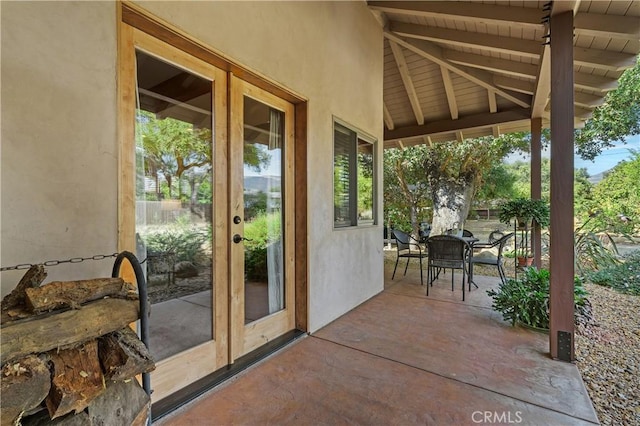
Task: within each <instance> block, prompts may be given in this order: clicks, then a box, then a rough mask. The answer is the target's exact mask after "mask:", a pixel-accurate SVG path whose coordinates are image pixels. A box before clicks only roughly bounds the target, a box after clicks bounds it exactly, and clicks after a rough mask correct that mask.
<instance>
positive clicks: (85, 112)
mask: <svg viewBox="0 0 640 426" xmlns="http://www.w3.org/2000/svg"><path fill="white" fill-rule="evenodd" d="M0 3H1V4H0V7H1V19H2V21H1V25H0V26H1V31H2V34H1V36H2V45H1V51H0V53H1V59H2V61H1V63H2V69H1V78H2V80H1V84H2V93H1V99H2V101H1V114H2V126H1V127H2V133H1V137H2V148H1V155H2V158H1V175H2V178H1V185H2V186H1V193H2V195H1V203H2V204H1V212H2V216H1V222H0V224H1V233H2V244H1V245H2V251H1V258H0V260H1V262H0V263H1V264H2V266H9V265H14V264H17V263H33V262H42V261H45V260H50V259H69V258H71V257H78V256H81V257H86V256H92V255H94V254H104V253H114V252H115V251H116V250H117V244H116V242H117V230H116V226H117V198H116V195H117V182H118V171H117V170H118V162H117V160H118V158H117V153H118V151H117V144H116V6H115V2H98V3H94V2H76V3H67V2H0ZM112 266H113V259H111V260H103V261H92V262H85V263H82V264H77V265H66V266H62V265H61V266H52V267H50V268H48V271H49V279H54V280H55V279H80V278H88V277H93V276H110V275H111V268H112ZM24 272H25V271H21V272H19V273H18V272H2V273H1V274H0V275H1V277H0V279H1V280H2V294H3V295H4V294H5V293H7V292H8V291H10V290H11V289H12V288H13V287H14V286H15V285H16V283H17V281H18V280H19V279H20V277H21V276H22V275H23V274H24Z"/></svg>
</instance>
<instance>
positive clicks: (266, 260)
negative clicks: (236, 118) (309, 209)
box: [243, 97, 284, 323]
mask: <svg viewBox="0 0 640 426" xmlns="http://www.w3.org/2000/svg"><path fill="white" fill-rule="evenodd" d="M283 125H284V113H283V112H282V111H278V110H276V109H274V108H271V107H269V106H268V105H265V104H263V103H261V102H259V101H256V100H255V99H252V98H249V97H245V98H244V128H243V130H244V168H243V173H244V179H243V182H244V191H243V194H244V222H245V223H244V236H245V240H244V265H245V283H244V291H245V297H244V306H245V309H244V312H245V323H249V322H251V321H255V320H258V319H260V318H262V317H265V316H267V315H269V314H272V313H274V312H277V311H279V310H281V309H283V308H284V271H283V268H282V266H283V265H282V246H283V231H282V224H283V220H282V208H281V202H282V199H283V197H282V195H283V191H282V158H283V155H282V154H283V148H284V147H283V144H282V143H283V141H284V127H283Z"/></svg>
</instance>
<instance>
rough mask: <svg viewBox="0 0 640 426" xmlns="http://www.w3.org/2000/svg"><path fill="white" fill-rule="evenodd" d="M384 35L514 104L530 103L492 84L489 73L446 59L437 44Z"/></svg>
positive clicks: (522, 105)
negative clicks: (491, 90)
mask: <svg viewBox="0 0 640 426" xmlns="http://www.w3.org/2000/svg"><path fill="white" fill-rule="evenodd" d="M384 36H385V37H386V38H387V39H388V40H390V41H395V42H396V43H397V44H399V45H400V46H402V47H404V48H405V49H408V50H410V51H412V52H413V53H415V54H417V55H419V56H421V57H423V58H425V59H428V60H429V61H432V62H435V63H436V64H438V65H440V66H443V67H445V68H447V69H448V70H449V71H451V72H453V73H455V74H458V75H459V76H461V77H464V78H466V79H467V80H469V81H471V82H473V83H475V84H477V85H479V86H482V87H484V88H485V89H493V90H495V91H496V94H498V95H500V96H502V97H503V98H505V99H507V100H509V101H511V102H513V103H515V104H516V105H518V106H520V107H523V108H528V107H529V106H530V105H531V104H530V102H527V101H524V100H523V99H521V98H520V97H518V96H515V95H513V94H512V93H509V92H507V91H505V90H503V89H501V88H499V87H496V86H494V85H493V82H492V77H491V75H490V74H489V73H485V72H482V71H478V70H469V69H466V68H464V67H460V66H458V65H455V64H453V63H451V62H449V61H448V60H446V59H445V58H444V57H443V55H442V49H440V48H439V47H438V46H436V45H434V44H433V43H430V42H428V41H424V40H411V41H408V40H405V39H404V38H402V37H400V36H397V35H395V34H393V33H391V32H388V31H385V33H384Z"/></svg>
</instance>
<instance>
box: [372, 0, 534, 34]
mask: <svg viewBox="0 0 640 426" xmlns="http://www.w3.org/2000/svg"><path fill="white" fill-rule="evenodd" d="M367 4H368V5H369V7H370V8H371V9H374V10H381V11H383V12H388V13H398V14H405V15H413V16H426V17H432V18H448V19H455V20H458V21H465V22H478V21H480V22H483V23H486V24H497V25H509V26H519V27H524V28H530V29H534V30H538V29H541V28H542V24H541V23H540V19H541V18H542V11H541V10H539V9H533V8H524V7H509V6H498V5H491V4H482V3H476V2H448V1H420V2H417V1H369V2H368V3H367Z"/></svg>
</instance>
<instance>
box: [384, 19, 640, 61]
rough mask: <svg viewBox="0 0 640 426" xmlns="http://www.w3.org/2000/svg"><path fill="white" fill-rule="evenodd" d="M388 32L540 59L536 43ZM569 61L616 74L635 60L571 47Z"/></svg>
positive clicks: (446, 32)
mask: <svg viewBox="0 0 640 426" xmlns="http://www.w3.org/2000/svg"><path fill="white" fill-rule="evenodd" d="M389 30H390V31H392V32H394V33H396V34H398V35H400V36H404V37H409V38H415V39H420V40H428V41H435V42H438V43H445V44H449V45H452V46H460V47H469V48H475V49H481V50H486V51H490V52H496V53H504V54H508V55H517V56H522V57H526V58H533V59H538V58H539V57H540V53H541V48H542V46H541V43H540V42H538V41H536V40H525V39H521V38H515V37H503V36H496V35H490V34H483V33H474V32H470V31H458V30H452V29H448V28H437V27H429V26H426V25H417V24H408V23H405V22H397V21H390V22H389ZM573 59H574V62H575V63H576V65H585V66H589V67H594V68H599V69H604V70H611V71H620V70H624V69H627V68H631V67H633V66H634V65H635V59H636V56H635V55H632V54H630V53H621V52H613V51H607V50H599V49H587V48H581V47H575V48H574V50H573Z"/></svg>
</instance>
